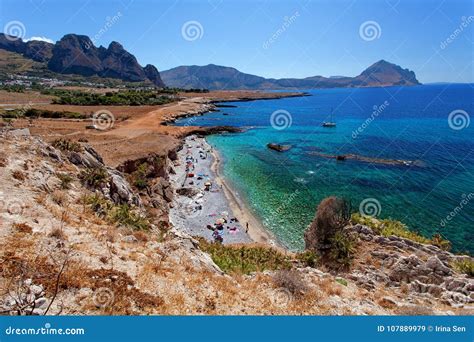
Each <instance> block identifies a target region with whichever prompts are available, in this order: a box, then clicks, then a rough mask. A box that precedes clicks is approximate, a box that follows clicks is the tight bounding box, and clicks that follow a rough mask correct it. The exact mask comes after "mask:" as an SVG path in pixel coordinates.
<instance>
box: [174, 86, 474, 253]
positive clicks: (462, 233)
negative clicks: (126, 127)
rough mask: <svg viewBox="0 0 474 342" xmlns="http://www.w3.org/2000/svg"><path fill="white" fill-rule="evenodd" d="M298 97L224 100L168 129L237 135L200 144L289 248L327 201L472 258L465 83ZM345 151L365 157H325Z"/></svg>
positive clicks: (471, 142) (472, 181)
mask: <svg viewBox="0 0 474 342" xmlns="http://www.w3.org/2000/svg"><path fill="white" fill-rule="evenodd" d="M303 91H305V92H306V93H307V94H308V95H309V96H304V97H292V98H283V99H275V100H256V101H249V102H226V103H223V104H222V105H224V106H223V107H220V108H219V111H217V112H210V113H207V114H205V115H203V116H200V117H194V118H192V119H190V118H184V119H181V120H179V121H178V122H177V123H176V124H177V125H190V124H191V125H199V126H217V125H231V126H237V127H241V128H242V129H243V132H242V133H235V134H217V135H212V136H209V137H208V141H209V143H210V144H212V145H213V146H214V147H215V148H216V149H217V150H218V151H219V152H220V154H221V156H222V157H223V174H224V177H225V178H226V180H227V181H228V182H229V183H230V184H231V186H232V187H233V188H234V189H235V191H236V192H237V193H238V194H239V196H240V197H241V198H242V199H243V200H244V201H245V202H246V203H247V204H248V206H249V208H250V209H251V210H252V211H253V213H254V214H255V215H256V216H257V217H258V218H260V219H261V221H262V222H263V225H264V226H265V227H266V229H268V230H269V231H271V233H273V235H274V236H275V237H276V238H277V239H278V240H279V242H280V243H282V244H283V245H285V246H286V247H288V248H289V249H291V250H295V251H297V250H302V249H303V248H304V239H303V233H304V231H305V229H306V228H307V226H308V224H309V223H310V222H311V220H312V219H313V218H314V215H315V212H316V208H317V205H318V204H319V203H320V201H321V200H322V199H324V198H325V197H328V196H332V195H335V196H338V197H341V198H345V199H346V200H348V201H349V203H351V207H352V210H353V211H354V212H360V213H362V214H364V215H370V216H374V217H377V218H380V219H386V218H391V219H395V220H399V221H402V222H403V223H405V224H406V225H407V227H408V228H409V229H410V230H412V231H415V232H418V233H420V234H422V235H424V236H426V237H431V236H432V235H433V234H435V233H439V234H441V235H442V236H444V237H445V238H447V239H449V240H450V241H451V242H452V245H453V250H454V251H456V252H469V253H471V254H472V253H474V122H471V121H472V120H474V117H473V116H474V104H473V103H474V102H473V99H474V84H437V85H420V86H413V87H383V88H338V89H305V90H303ZM471 119H472V120H471ZM189 120H192V122H189ZM325 121H333V122H335V123H336V127H332V128H328V127H323V126H322V123H323V122H325ZM269 143H278V144H283V145H290V146H291V149H289V150H288V151H285V152H278V151H275V150H272V149H269V148H268V147H267V144H269ZM347 154H352V155H356V156H363V157H367V158H374V159H368V160H367V159H365V160H362V161H361V160H358V158H356V159H346V160H342V161H341V160H336V159H334V158H331V157H334V156H336V155H347ZM374 160H378V161H380V162H373V161H374ZM387 161H396V162H387ZM386 162H387V163H386Z"/></svg>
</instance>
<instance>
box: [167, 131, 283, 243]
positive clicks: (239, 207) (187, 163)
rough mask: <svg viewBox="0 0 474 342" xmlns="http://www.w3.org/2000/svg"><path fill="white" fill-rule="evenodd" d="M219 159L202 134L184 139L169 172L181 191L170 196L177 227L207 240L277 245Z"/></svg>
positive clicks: (172, 218) (172, 216) (173, 219)
mask: <svg viewBox="0 0 474 342" xmlns="http://www.w3.org/2000/svg"><path fill="white" fill-rule="evenodd" d="M221 160H222V159H221V158H220V157H219V155H218V153H217V151H215V150H214V149H213V148H212V147H211V146H210V145H209V144H208V143H207V142H206V140H205V139H204V138H201V137H197V136H189V137H187V138H186V139H185V141H184V145H183V149H182V150H180V151H179V152H178V159H177V161H176V163H175V167H174V170H175V172H176V174H171V175H170V181H171V183H172V185H173V186H174V188H175V189H176V190H178V191H180V193H177V194H176V196H175V198H174V200H173V208H171V210H170V221H171V222H172V224H173V225H174V226H175V227H176V228H177V229H178V230H182V231H183V232H186V233H187V234H190V235H192V236H201V237H204V238H206V239H208V240H210V241H214V240H216V239H220V238H222V242H223V243H224V244H235V243H249V242H259V243H265V244H271V245H275V246H277V244H276V242H275V240H274V239H273V238H272V237H271V235H270V234H269V233H268V232H267V231H266V230H265V228H264V227H263V226H262V225H261V223H260V221H259V220H258V219H257V218H256V217H254V215H253V214H252V213H251V211H250V210H249V209H248V208H247V207H246V205H245V203H244V202H243V201H242V199H241V198H240V197H239V195H238V194H237V193H236V192H235V191H234V190H233V189H232V188H231V187H230V186H229V184H227V183H226V182H225V179H224V178H223V177H222V176H221V174H220V168H221ZM206 184H207V186H208V188H207V190H206ZM209 184H210V185H209ZM179 189H185V190H179ZM215 231H216V232H215Z"/></svg>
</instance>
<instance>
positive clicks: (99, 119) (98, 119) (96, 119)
mask: <svg viewBox="0 0 474 342" xmlns="http://www.w3.org/2000/svg"><path fill="white" fill-rule="evenodd" d="M114 123H115V117H114V115H113V114H112V113H111V112H109V111H108V110H105V109H102V110H99V111H97V112H95V113H94V115H93V116H92V124H93V125H94V127H95V128H96V129H98V130H101V131H105V130H107V129H111V128H112V127H114Z"/></svg>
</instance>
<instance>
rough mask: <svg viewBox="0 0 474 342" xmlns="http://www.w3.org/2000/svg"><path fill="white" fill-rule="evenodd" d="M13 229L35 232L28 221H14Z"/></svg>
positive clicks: (29, 232) (22, 231)
mask: <svg viewBox="0 0 474 342" xmlns="http://www.w3.org/2000/svg"><path fill="white" fill-rule="evenodd" d="M13 229H15V230H16V231H18V232H20V233H27V234H31V233H32V232H33V228H31V227H30V226H29V225H28V224H26V223H24V222H23V223H14V224H13Z"/></svg>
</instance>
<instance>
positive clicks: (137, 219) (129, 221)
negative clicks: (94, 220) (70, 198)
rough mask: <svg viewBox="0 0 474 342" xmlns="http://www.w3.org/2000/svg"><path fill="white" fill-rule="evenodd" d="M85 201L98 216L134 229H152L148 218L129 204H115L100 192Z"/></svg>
mask: <svg viewBox="0 0 474 342" xmlns="http://www.w3.org/2000/svg"><path fill="white" fill-rule="evenodd" d="M84 203H85V204H86V205H89V206H90V208H91V209H92V210H93V211H94V213H95V214H96V215H97V216H99V217H102V218H104V219H106V220H107V221H109V222H110V223H114V224H118V225H121V226H124V227H129V228H132V229H133V230H149V229H150V222H149V221H148V219H147V218H145V217H142V216H140V214H138V213H136V212H135V211H133V210H132V208H130V206H129V205H128V204H122V205H114V203H112V202H111V201H109V200H107V199H106V198H105V197H103V196H101V195H99V194H94V195H92V196H87V197H85V200H84Z"/></svg>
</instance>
